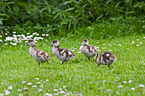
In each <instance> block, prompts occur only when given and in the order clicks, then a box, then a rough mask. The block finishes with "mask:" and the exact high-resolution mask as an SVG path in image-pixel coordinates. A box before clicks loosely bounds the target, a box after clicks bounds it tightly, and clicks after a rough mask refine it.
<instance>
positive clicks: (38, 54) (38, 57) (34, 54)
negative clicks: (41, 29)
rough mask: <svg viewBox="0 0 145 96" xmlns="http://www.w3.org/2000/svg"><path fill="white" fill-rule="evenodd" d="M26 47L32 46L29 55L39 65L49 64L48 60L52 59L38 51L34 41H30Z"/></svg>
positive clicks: (43, 52)
mask: <svg viewBox="0 0 145 96" xmlns="http://www.w3.org/2000/svg"><path fill="white" fill-rule="evenodd" d="M26 45H31V47H30V48H29V53H30V54H31V55H32V57H33V58H34V59H35V60H36V61H37V62H38V63H39V65H40V63H44V62H47V63H48V60H49V59H51V58H50V56H49V55H48V54H47V53H46V52H45V51H42V50H37V49H36V47H35V42H34V40H33V39H30V40H29V41H28V43H27V44H26ZM48 64H49V63H48Z"/></svg>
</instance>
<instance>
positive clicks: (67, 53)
mask: <svg viewBox="0 0 145 96" xmlns="http://www.w3.org/2000/svg"><path fill="white" fill-rule="evenodd" d="M50 46H54V47H53V49H52V53H53V54H54V55H55V56H56V57H57V58H59V59H60V60H61V61H62V63H61V64H63V63H64V62H67V61H69V60H71V59H72V58H73V57H75V54H74V53H73V52H72V51H71V50H70V49H66V48H59V41H58V40H53V41H52V43H51V45H50Z"/></svg>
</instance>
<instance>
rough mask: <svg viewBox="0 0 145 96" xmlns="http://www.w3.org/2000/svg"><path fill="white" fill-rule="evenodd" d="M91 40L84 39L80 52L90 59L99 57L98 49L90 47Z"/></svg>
mask: <svg viewBox="0 0 145 96" xmlns="http://www.w3.org/2000/svg"><path fill="white" fill-rule="evenodd" d="M88 44H89V40H88V39H83V43H82V46H81V47H80V52H81V53H82V54H84V55H85V56H86V57H87V58H88V59H90V58H92V57H94V56H98V49H97V48H96V47H95V46H93V45H88Z"/></svg>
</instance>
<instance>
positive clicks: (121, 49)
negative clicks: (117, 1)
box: [0, 35, 145, 96]
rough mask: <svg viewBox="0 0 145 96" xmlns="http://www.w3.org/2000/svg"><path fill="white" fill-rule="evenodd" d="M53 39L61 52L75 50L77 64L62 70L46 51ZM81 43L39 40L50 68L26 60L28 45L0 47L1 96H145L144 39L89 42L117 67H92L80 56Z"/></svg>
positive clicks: (76, 40) (91, 62)
mask: <svg viewBox="0 0 145 96" xmlns="http://www.w3.org/2000/svg"><path fill="white" fill-rule="evenodd" d="M53 39H57V40H59V41H60V47H64V48H69V49H72V50H74V51H73V52H74V53H75V55H76V58H74V59H72V60H71V61H69V62H65V63H64V64H63V65H61V61H60V60H59V59H58V58H56V57H55V56H54V55H53V54H52V47H50V46H49V45H50V44H51V41H52V40H53ZM82 39H83V37H80V38H75V37H73V38H59V37H57V38H48V37H45V38H44V39H43V40H37V42H36V47H37V48H38V49H41V50H44V51H46V52H47V53H48V54H49V55H50V56H51V58H52V59H51V60H49V63H50V65H48V64H47V63H44V64H41V65H38V63H37V62H36V61H35V60H34V59H33V57H32V56H31V55H30V54H29V47H30V46H25V44H26V42H22V43H20V44H18V45H10V44H8V45H3V46H1V48H0V49H1V50H0V52H1V53H0V73H1V77H0V96H3V95H7V94H9V95H10V96H28V95H30V96H45V95H48V96H51V95H53V96H54V95H58V96H66V95H67V96H78V95H79V96H82V95H83V96H127V95H130V96H145V87H144V85H145V81H144V77H145V70H144V68H145V57H144V56H145V55H144V54H145V50H144V49H145V46H144V44H145V35H137V36H135V35H132V36H128V37H118V38H117V37H116V38H113V39H102V40H98V39H97V38H96V39H93V38H88V39H89V44H90V45H94V46H97V47H98V49H99V50H100V51H99V53H102V52H104V51H111V52H112V53H114V54H115V55H116V57H117V61H116V62H115V63H114V64H113V65H111V66H110V69H107V66H105V65H101V66H100V67H98V66H97V64H96V59H95V58H92V59H91V60H88V59H87V58H86V57H85V56H84V55H82V54H81V53H79V48H80V46H81V43H82Z"/></svg>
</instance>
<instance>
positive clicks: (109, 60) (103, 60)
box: [96, 52, 117, 69]
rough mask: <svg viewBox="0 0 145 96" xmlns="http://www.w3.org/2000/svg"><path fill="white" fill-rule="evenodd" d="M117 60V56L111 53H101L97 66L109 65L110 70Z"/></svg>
mask: <svg viewBox="0 0 145 96" xmlns="http://www.w3.org/2000/svg"><path fill="white" fill-rule="evenodd" d="M116 60H117V58H116V56H115V55H114V54H113V53H111V52H103V53H101V54H100V55H99V56H98V58H97V60H96V61H97V64H98V66H100V64H102V65H107V66H108V69H109V68H110V65H111V64H113V63H114V62H115V61H116Z"/></svg>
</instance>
